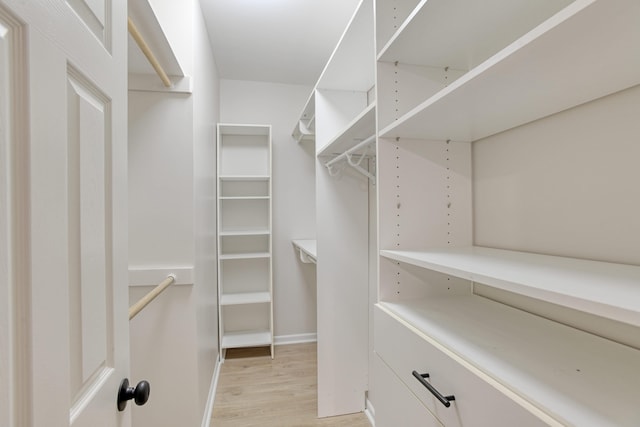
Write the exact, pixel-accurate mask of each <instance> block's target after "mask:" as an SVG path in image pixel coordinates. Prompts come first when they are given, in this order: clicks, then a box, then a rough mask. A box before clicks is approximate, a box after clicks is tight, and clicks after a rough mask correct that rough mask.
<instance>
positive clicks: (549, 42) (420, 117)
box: [378, 0, 640, 141]
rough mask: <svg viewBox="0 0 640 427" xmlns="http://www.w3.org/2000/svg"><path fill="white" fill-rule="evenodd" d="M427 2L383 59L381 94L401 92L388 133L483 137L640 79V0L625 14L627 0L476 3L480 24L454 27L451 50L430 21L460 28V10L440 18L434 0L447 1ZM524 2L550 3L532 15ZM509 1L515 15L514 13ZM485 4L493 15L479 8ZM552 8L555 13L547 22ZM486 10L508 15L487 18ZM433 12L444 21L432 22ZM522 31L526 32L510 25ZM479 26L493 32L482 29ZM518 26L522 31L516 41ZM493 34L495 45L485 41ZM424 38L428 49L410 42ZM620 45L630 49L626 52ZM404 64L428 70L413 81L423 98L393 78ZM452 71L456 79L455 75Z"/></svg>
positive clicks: (473, 17)
mask: <svg viewBox="0 0 640 427" xmlns="http://www.w3.org/2000/svg"><path fill="white" fill-rule="evenodd" d="M460 2H461V1H459V2H453V3H460ZM423 3H424V7H423V8H422V9H424V11H423V10H422V9H421V10H420V11H418V12H417V13H416V14H415V15H413V18H414V19H416V20H418V22H416V23H415V24H414V22H413V20H411V21H410V22H407V23H406V25H405V28H406V31H408V34H407V35H406V36H405V32H404V31H400V32H399V33H398V34H396V37H395V38H394V39H392V40H391V41H390V43H389V45H388V48H387V49H386V50H384V51H383V52H382V53H381V55H380V57H379V61H380V63H379V67H378V72H379V73H380V74H381V79H380V80H381V82H380V85H379V93H380V95H379V96H381V97H382V96H383V95H382V93H383V92H392V91H394V92H395V93H396V94H397V96H396V95H393V94H391V93H389V94H388V95H386V96H391V97H394V96H395V98H400V99H396V101H395V102H394V103H393V107H394V108H393V111H391V106H389V109H388V110H383V111H381V114H380V115H381V117H382V119H381V131H380V133H381V135H382V136H393V137H404V138H432V139H451V140H457V141H475V140H478V139H481V138H484V137H486V136H489V135H493V134H495V133H498V132H501V131H503V130H506V129H510V128H513V127H515V126H518V125H521V124H524V123H528V122H531V121H533V120H536V119H539V118H542V117H546V116H548V115H551V114H554V113H557V112H559V111H563V110H565V109H568V108H571V107H573V106H576V105H579V104H582V103H584V102H587V101H590V100H593V99H596V98H600V97H602V96H605V95H607V94H610V93H613V92H616V91H619V90H623V89H626V88H628V87H631V86H633V85H635V84H637V83H638V77H637V76H638V73H639V70H640V58H639V56H638V55H633V54H631V52H634V51H635V50H636V49H637V40H638V38H639V37H640V29H639V28H638V27H639V26H638V25H636V24H637V17H636V15H637V13H638V12H637V10H633V9H634V8H635V9H637V8H638V4H637V3H636V4H635V5H633V4H631V5H628V6H626V7H627V8H628V9H631V10H628V13H626V14H622V15H621V14H620V13H619V10H620V7H625V6H624V5H621V4H620V2H618V1H614V2H609V3H607V2H602V1H594V0H576V1H574V2H572V3H571V4H569V5H568V6H567V7H565V8H564V9H562V10H559V11H558V9H559V8H560V7H561V6H562V5H564V4H566V3H570V2H568V1H564V2H557V1H551V2H531V1H524V2H509V1H496V2H494V3H498V4H500V5H501V7H500V10H501V11H500V13H495V12H494V10H493V9H490V8H486V5H485V4H484V3H483V4H482V7H480V3H478V4H477V5H476V6H477V8H478V11H477V13H469V18H470V22H468V23H467V22H464V23H463V25H464V27H462V28H465V27H466V26H469V25H470V26H471V28H473V29H475V30H477V31H466V32H456V31H454V32H455V33H456V37H444V40H454V41H455V45H453V46H450V50H441V47H442V46H441V44H446V43H441V42H442V41H443V38H442V37H437V35H436V34H431V33H430V32H425V31H427V30H425V28H433V27H436V28H437V31H443V32H446V31H452V28H451V27H454V29H457V24H456V22H457V21H456V17H458V16H459V15H460V14H456V9H455V8H454V7H453V6H452V9H451V11H450V12H448V13H445V14H438V15H437V17H434V16H433V13H432V11H431V10H430V7H429V5H431V4H432V3H433V4H434V6H433V7H435V4H437V3H439V2H438V1H436V2H432V1H428V2H423ZM440 3H447V4H451V3H452V2H440ZM462 3H464V2H462ZM516 3H526V4H528V5H529V6H530V7H533V8H536V9H537V8H538V7H540V6H541V5H542V6H545V7H542V8H541V9H540V10H541V12H546V13H531V11H530V9H529V8H525V7H518V5H517V4H516ZM507 6H509V7H508V8H507ZM511 6H513V7H514V10H513V12H514V13H513V15H509V14H507V12H509V11H510V9H511ZM547 6H549V7H547ZM485 9H486V10H488V11H491V12H485V13H484V14H483V13H480V10H485ZM556 11H558V12H557V13H554V12H556ZM516 12H517V13H516ZM521 12H522V13H521ZM547 13H548V14H550V16H549V17H548V19H546V20H544V19H542V20H539V19H540V18H545V17H547ZM464 15H465V19H466V12H465V14H464ZM484 15H486V16H488V17H493V18H494V19H499V20H500V21H498V22H486V20H485V21H483V19H482V18H483V16H484ZM423 16H424V17H423ZM419 18H420V19H419ZM536 18H537V19H536ZM410 19H411V18H410ZM429 19H430V20H433V21H434V24H437V25H431V24H430V25H426V24H425V21H427V20H429ZM438 25H442V27H439V26H438ZM462 28H461V30H462ZM514 28H515V29H517V30H518V31H506V30H507V29H508V30H511V29H514ZM479 30H482V32H485V33H484V34H482V33H480V34H478V32H479ZM503 30H504V31H503ZM434 31H436V30H434ZM486 31H489V32H491V37H487V35H486ZM520 33H524V34H523V35H522V36H521V37H519V38H517V39H514V38H512V37H513V35H518V34H520ZM443 34H444V33H443ZM461 34H462V35H461ZM485 39H489V40H490V43H480V41H483V40H485ZM416 40H420V43H421V48H420V49H411V41H416ZM430 40H432V41H433V42H430ZM476 40H479V41H477V42H476ZM576 40H580V43H576V42H575V41H576ZM476 45H478V46H477V47H475V46H476ZM469 46H471V47H473V48H468V47H469ZM611 46H615V49H611ZM621 51H625V52H628V53H629V54H628V55H620V54H619V52H621ZM413 52H415V54H412V53H413ZM452 52H453V53H452ZM471 59H473V60H475V61H477V62H472V60H471ZM396 61H397V62H398V63H397V64H396ZM404 64H407V65H408V66H411V67H413V68H412V70H413V71H415V65H416V64H419V65H420V66H421V67H423V68H424V77H423V78H422V79H415V78H413V79H411V80H410V82H409V84H410V85H411V87H412V88H413V94H414V95H415V94H417V93H421V97H420V98H418V99H413V98H412V96H414V95H412V94H411V93H408V94H406V95H405V93H406V92H408V91H409V87H407V86H404V85H403V84H402V81H400V83H395V81H396V80H395V79H394V78H393V76H394V75H397V74H402V73H403V72H406V71H403V67H404ZM465 65H466V67H465ZM431 68H433V70H432V71H429V69H431ZM434 70H435V71H434ZM444 70H446V71H444ZM585 70H590V72H585ZM451 73H453V74H455V76H453V77H447V75H448V74H451ZM434 75H437V76H438V77H437V78H436V77H433V76H434ZM594 75H597V76H598V78H597V80H594V78H593V76H594ZM391 80H393V83H392V82H391ZM434 80H435V83H434ZM383 83H384V84H383ZM403 96H407V99H406V100H403V99H401V98H402V97H403ZM396 110H397V111H396Z"/></svg>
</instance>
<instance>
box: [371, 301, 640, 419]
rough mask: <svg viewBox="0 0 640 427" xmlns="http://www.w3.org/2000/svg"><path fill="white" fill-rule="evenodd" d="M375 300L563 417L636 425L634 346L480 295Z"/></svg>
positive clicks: (638, 391) (638, 357) (506, 388)
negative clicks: (407, 300)
mask: <svg viewBox="0 0 640 427" xmlns="http://www.w3.org/2000/svg"><path fill="white" fill-rule="evenodd" d="M378 306H379V307H380V308H381V309H382V310H383V311H386V312H387V313H389V314H391V315H392V316H393V317H395V318H396V319H398V320H400V322H402V323H403V324H405V325H408V326H410V327H411V328H412V329H414V331H416V332H418V333H419V334H420V335H421V336H422V338H424V339H425V340H427V341H428V342H430V343H431V344H432V345H435V346H436V347H437V348H439V349H441V350H443V351H445V353H447V354H448V355H449V356H450V357H452V358H453V359H454V360H457V361H458V362H459V363H462V364H463V365H464V366H467V367H468V368H470V369H471V371H472V372H474V373H476V375H479V376H480V377H481V378H483V379H485V380H486V381H487V382H489V383H492V384H493V385H494V387H496V388H497V389H498V390H501V391H502V392H503V393H506V394H507V395H509V396H510V397H511V398H512V399H513V400H515V401H516V402H519V403H520V404H521V405H522V406H525V407H528V406H531V405H533V406H534V407H536V408H537V409H538V410H539V411H541V412H542V413H543V414H547V415H551V416H552V417H553V418H554V419H555V420H557V421H558V423H557V424H558V425H560V424H562V425H575V426H584V425H598V426H635V425H637V422H638V409H637V402H638V401H640V388H639V387H638V383H639V381H640V374H639V373H640V351H639V350H637V349H633V348H631V347H628V346H625V345H622V344H618V343H615V342H613V341H609V340H607V339H604V338H600V337H598V336H596V335H592V334H589V333H587V332H583V331H580V330H577V329H574V328H571V327H569V326H565V325H562V324H560V323H556V322H553V321H550V320H547V319H544V318H542V317H539V316H535V315H532V314H529V313H526V312H524V311H521V310H518V309H515V308H512V307H508V306H506V305H503V304H500V303H496V302H494V301H491V300H488V299H486V298H482V297H479V296H476V295H464V296H463V295H459V296H450V297H449V296H447V297H431V298H428V299H424V300H413V301H410V302H402V303H396V302H383V303H379V304H378ZM608 362H611V363H608Z"/></svg>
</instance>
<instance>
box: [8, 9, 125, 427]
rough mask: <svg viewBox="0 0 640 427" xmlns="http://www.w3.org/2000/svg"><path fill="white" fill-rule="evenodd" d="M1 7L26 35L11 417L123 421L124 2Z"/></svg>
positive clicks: (33, 422)
mask: <svg viewBox="0 0 640 427" xmlns="http://www.w3.org/2000/svg"><path fill="white" fill-rule="evenodd" d="M0 9H4V10H5V11H6V13H7V14H11V15H13V16H15V17H16V19H17V20H18V21H19V22H21V23H23V24H24V26H23V28H24V31H25V35H26V37H25V40H28V43H26V42H23V44H22V46H21V49H20V50H21V51H22V52H24V55H25V58H26V61H25V62H26V63H27V64H28V68H27V69H26V72H25V73H24V75H25V77H24V78H25V87H26V90H25V93H28V98H27V99H26V100H25V101H26V103H27V108H26V109H25V112H24V117H19V118H18V119H17V120H16V122H17V123H18V125H19V126H24V127H25V129H26V132H25V134H27V135H28V138H27V139H26V141H25V142H24V144H22V145H27V146H28V151H27V153H28V154H27V156H26V157H25V158H26V159H27V160H26V164H25V167H23V168H20V169H18V168H16V169H15V170H13V171H12V174H13V175H12V179H14V180H15V181H16V182H21V183H22V184H23V185H22V187H21V188H18V190H19V191H16V193H19V194H20V197H16V198H15V200H14V201H12V203H13V204H14V206H13V207H12V209H13V211H16V212H25V215H23V216H22V217H21V218H20V219H19V220H20V221H23V222H24V224H25V228H26V230H25V231H24V233H22V234H20V235H19V236H16V242H18V241H20V242H22V241H26V242H27V243H26V244H25V247H24V250H22V251H17V250H16V248H12V249H11V250H12V253H13V254H14V255H15V256H14V257H13V259H12V266H13V267H14V268H15V270H16V274H19V275H22V277H24V278H25V280H24V281H23V282H24V284H23V286H22V288H23V289H24V291H21V292H24V293H23V297H26V300H25V301H26V302H25V305H24V307H20V306H19V305H18V306H17V309H19V310H21V311H20V313H18V314H17V315H16V316H19V317H20V318H21V319H23V320H24V322H26V323H27V324H28V333H24V332H20V331H19V332H18V334H17V337H16V339H17V340H25V341H26V342H27V343H28V344H27V346H26V348H27V351H28V354H27V356H28V357H27V358H26V360H27V361H28V362H27V364H26V366H25V369H24V371H20V370H19V369H18V370H16V372H17V374H16V375H17V378H16V384H18V383H19V384H25V386H24V390H18V393H17V394H16V396H17V400H18V401H19V403H18V405H17V406H16V407H17V408H23V409H19V410H18V411H17V412H18V413H19V414H18V415H19V416H20V417H21V419H24V420H26V421H24V422H21V423H19V424H16V425H21V426H25V427H26V426H40V425H52V426H73V427H85V426H91V427H95V426H103V427H116V426H117V427H127V426H129V425H130V409H129V410H125V411H124V412H118V411H117V408H116V396H117V393H118V388H119V384H120V381H121V380H122V378H124V377H127V376H128V371H129V361H128V354H129V348H128V295H127V289H128V283H127V228H126V224H127V221H126V216H127V205H126V203H127V158H126V152H127V151H126V150H127V137H126V135H127V133H126V132H127V131H126V126H127V123H126V114H127V113H126V109H127V98H126V96H127V82H126V34H127V33H126V2H124V1H123V0H114V1H110V0H109V1H105V0H68V1H65V0H38V1H29V2H25V1H23V0H0ZM0 16H1V14H0ZM0 22H1V21H0ZM0 37H2V27H0ZM0 53H2V52H1V51H0ZM0 76H1V74H0ZM1 121H2V120H1V118H0V122H1ZM10 144H12V145H14V146H15V147H20V144H19V143H18V142H17V141H15V140H12V141H11V143H10ZM0 219H1V218H0ZM0 225H2V224H0ZM14 246H15V245H14ZM21 284H22V283H21ZM0 302H2V301H1V300H0ZM16 388H17V386H16ZM20 402H24V405H22V404H20ZM27 402H29V403H30V405H27V404H26V403H27ZM20 414H22V415H20Z"/></svg>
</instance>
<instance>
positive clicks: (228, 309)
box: [217, 124, 273, 357]
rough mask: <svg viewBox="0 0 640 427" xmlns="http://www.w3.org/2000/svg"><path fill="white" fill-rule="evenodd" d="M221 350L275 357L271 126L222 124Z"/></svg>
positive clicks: (219, 215)
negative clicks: (262, 349) (265, 350)
mask: <svg viewBox="0 0 640 427" xmlns="http://www.w3.org/2000/svg"><path fill="white" fill-rule="evenodd" d="M217 141H218V151H217V158H218V169H217V170H218V193H217V194H218V304H219V307H218V312H219V328H220V349H221V350H222V351H224V350H225V349H227V348H234V347H256V346H270V347H271V356H272V357H273V305H272V303H273V297H272V292H273V283H272V258H271V256H272V250H271V247H272V241H271V222H272V221H271V197H272V194H271V187H272V186H271V126H269V125H237V124H218V140H217Z"/></svg>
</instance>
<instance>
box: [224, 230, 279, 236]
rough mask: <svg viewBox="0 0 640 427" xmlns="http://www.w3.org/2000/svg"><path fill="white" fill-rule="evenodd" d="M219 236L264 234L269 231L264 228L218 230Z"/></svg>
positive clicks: (267, 233)
mask: <svg viewBox="0 0 640 427" xmlns="http://www.w3.org/2000/svg"><path fill="white" fill-rule="evenodd" d="M218 234H219V235H220V236H264V235H269V234H271V232H270V231H269V230H268V229H266V228H256V229H234V230H220V232H219V233H218Z"/></svg>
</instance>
